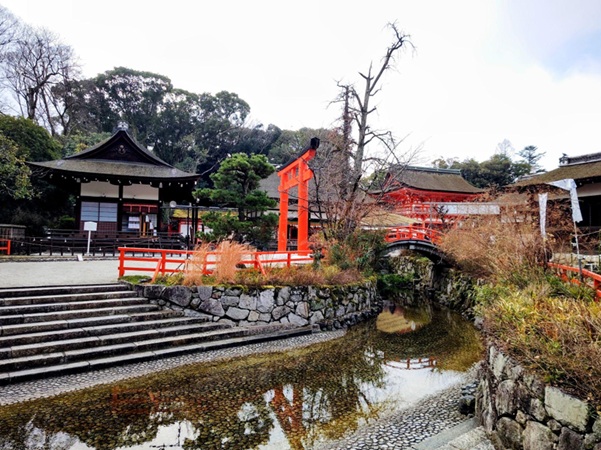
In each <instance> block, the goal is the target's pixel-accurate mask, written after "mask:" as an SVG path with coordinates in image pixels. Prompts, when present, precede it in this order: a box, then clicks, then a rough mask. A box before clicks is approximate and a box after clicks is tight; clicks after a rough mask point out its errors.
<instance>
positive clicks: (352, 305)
mask: <svg viewBox="0 0 601 450" xmlns="http://www.w3.org/2000/svg"><path fill="white" fill-rule="evenodd" d="M136 289H137V290H138V293H139V294H140V295H143V296H144V297H146V298H148V299H149V300H151V301H156V302H157V303H158V304H159V305H161V306H163V307H166V308H172V309H177V310H183V311H185V312H186V313H187V314H189V315H200V316H204V317H207V318H208V319H209V320H211V321H214V322H226V323H229V324H232V325H240V326H249V325H266V324H274V323H285V324H288V323H289V324H293V325H297V326H305V325H319V327H320V328H321V329H328V330H332V329H338V328H343V327H344V326H347V325H354V324H356V323H358V322H361V321H364V320H366V319H367V318H369V317H373V316H374V315H376V314H377V313H379V312H380V310H381V303H380V301H379V299H378V297H377V294H376V286H375V282H373V283H372V282H367V283H365V284H361V285H351V286H337V287H313V286H301V287H290V286H284V287H265V288H260V289H246V288H243V287H223V286H192V287H187V286H161V285H139V286H137V287H136Z"/></svg>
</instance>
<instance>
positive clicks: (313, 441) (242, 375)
mask: <svg viewBox="0 0 601 450" xmlns="http://www.w3.org/2000/svg"><path fill="white" fill-rule="evenodd" d="M386 311H387V313H388V314H389V315H392V316H394V317H396V318H398V320H399V321H400V322H402V323H403V324H404V325H402V326H401V325H394V324H392V321H391V320H390V318H386V317H385V319H386V321H388V322H389V325H390V327H392V328H393V329H397V328H398V331H397V332H392V333H391V332H390V331H389V330H388V331H387V332H384V331H380V330H378V329H377V328H376V326H375V324H374V323H371V324H369V325H366V326H360V327H356V328H354V329H353V330H351V331H350V332H349V333H348V334H347V336H345V337H344V338H342V339H338V340H335V341H331V342H327V343H323V344H319V345H314V346H311V347H310V348H307V349H301V350H296V351H291V352H287V353H284V354H274V355H262V356H250V357H247V358H244V359H232V360H229V361H227V362H221V363H210V364H202V365H194V366H188V367H184V368H181V369H178V370H172V371H169V372H167V373H164V374H156V375H153V376H148V377H144V378H141V379H137V380H132V381H127V382H122V383H118V384H114V385H110V386H103V387H98V388H94V389H87V390H85V391H81V392H75V393H70V394H65V395H61V396H59V397H55V398H52V399H41V400H37V401H32V402H27V403H23V404H18V405H11V406H7V407H2V408H0V448H2V449H4V448H6V449H8V448H10V449H12V448H15V449H18V448H48V449H61V450H62V449H64V450H67V449H73V450H75V449H89V448H92V449H118V448H128V449H150V448H174V449H176V448H179V449H237V450H238V449H293V450H301V449H302V450H308V449H312V448H315V446H316V445H318V444H319V443H321V442H323V441H327V440H331V439H339V438H341V437H343V436H344V435H346V434H348V433H350V432H352V431H353V430H356V429H357V428H358V427H359V426H360V425H362V424H363V423H365V422H370V421H373V420H375V419H377V418H378V417H381V416H382V415H384V414H387V413H389V412H391V411H394V410H395V409H397V408H401V407H404V406H407V405H409V404H411V403H414V402H416V401H418V400H419V399H420V398H422V397H423V396H424V395H429V394H431V393H433V392H436V391H438V390H440V389H444V388H445V387H446V386H448V385H449V384H450V383H454V382H455V381H456V380H457V379H458V377H459V372H458V371H459V370H463V369H465V368H466V366H468V365H471V364H472V363H473V362H474V361H476V360H477V359H478V358H479V355H480V352H481V347H480V345H479V342H478V338H477V336H476V333H475V332H474V330H473V329H472V327H471V326H470V325H469V324H467V323H466V322H464V321H462V320H461V319H459V318H458V317H457V316H455V315H454V314H451V313H449V312H448V311H439V310H434V309H431V308H428V309H426V310H419V311H414V310H405V309H397V307H395V308H394V309H393V310H390V309H387V310H386ZM411 323H414V324H415V327H414V328H415V331H413V332H411V333H408V332H407V330H406V326H407V324H409V327H411V326H412V325H411ZM390 327H389V328H390ZM420 359H421V360H422V362H423V361H426V360H427V361H436V366H437V369H436V370H433V369H432V368H431V367H429V364H425V368H421V369H419V370H407V364H408V363H407V361H409V362H410V364H409V368H411V369H414V368H416V367H417V364H418V363H417V361H419V360H420ZM412 361H415V364H413V363H411V362H412ZM432 365H434V363H432V364H430V366H432Z"/></svg>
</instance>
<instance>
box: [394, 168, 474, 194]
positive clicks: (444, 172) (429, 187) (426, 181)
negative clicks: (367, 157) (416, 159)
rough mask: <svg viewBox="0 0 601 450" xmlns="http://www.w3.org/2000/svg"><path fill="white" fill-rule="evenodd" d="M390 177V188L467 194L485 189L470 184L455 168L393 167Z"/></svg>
mask: <svg viewBox="0 0 601 450" xmlns="http://www.w3.org/2000/svg"><path fill="white" fill-rule="evenodd" d="M388 177H389V179H390V182H391V183H390V184H389V187H388V190H394V189H398V187H399V186H407V187H411V188H414V189H420V190H424V191H440V192H458V193H465V194H478V193H481V192H484V190H483V189H480V188H477V187H476V186H473V185H471V184H469V183H468V182H467V181H466V180H465V179H464V178H463V177H462V176H461V171H459V170H455V169H436V168H430V167H414V166H407V167H401V168H398V167H392V168H391V170H390V172H389V174H388Z"/></svg>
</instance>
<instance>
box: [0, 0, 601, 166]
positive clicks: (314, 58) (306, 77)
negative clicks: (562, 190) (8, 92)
mask: <svg viewBox="0 0 601 450" xmlns="http://www.w3.org/2000/svg"><path fill="white" fill-rule="evenodd" d="M0 4H2V5H3V6H5V7H7V8H8V9H9V10H11V11H12V12H13V13H14V14H15V15H17V16H19V17H20V18H21V19H22V20H23V21H24V22H26V23H28V24H30V25H36V26H44V27H46V28H48V29H50V30H52V31H54V32H56V33H57V34H59V35H60V37H61V38H62V40H63V42H64V43H66V44H69V45H71V46H72V47H73V48H74V50H75V52H76V54H77V55H78V57H79V59H80V62H81V64H82V67H83V71H84V76H86V77H92V76H95V75H96V74H98V73H100V72H104V71H107V70H110V69H112V68H114V67H118V66H125V67H129V68H132V69H136V70H143V71H150V72H156V73H159V74H161V75H166V76H168V77H169V78H170V79H171V80H172V82H173V84H174V86H175V87H177V88H182V89H186V90H189V91H192V92H196V93H202V92H210V93H213V94H214V93H217V92H218V91H221V90H226V91H230V92H235V93H236V94H238V95H239V96H240V97H241V98H243V99H244V100H246V101H247V102H248V103H249V104H250V106H251V115H252V120H253V121H254V122H255V123H263V124H265V125H267V124H269V123H273V124H275V125H277V126H279V127H280V128H283V129H298V128H301V127H313V128H317V127H329V126H332V124H333V122H334V120H335V119H336V117H337V116H338V115H339V113H340V111H339V110H338V109H337V107H336V106H335V105H330V102H331V100H333V99H334V98H335V97H336V94H337V88H336V82H337V81H343V82H357V83H360V78H359V76H358V72H359V71H366V70H367V68H368V67H369V64H370V62H372V61H373V63H374V65H377V64H378V63H379V61H380V58H381V56H382V55H383V53H384V51H385V49H386V46H387V45H388V44H389V43H390V42H391V34H390V30H388V29H387V28H386V24H387V23H389V22H396V23H397V24H398V27H399V28H400V29H402V30H403V31H404V32H405V33H407V34H409V35H411V40H412V42H413V44H414V45H415V50H414V51H413V50H410V49H408V50H407V51H406V52H404V53H403V54H402V55H401V56H400V58H399V60H398V64H397V66H396V67H397V70H396V71H394V72H390V73H388V74H387V76H386V78H385V80H384V84H383V86H382V91H381V92H380V94H379V95H378V97H377V106H378V113H377V117H374V119H373V120H374V121H373V122H372V125H373V126H374V127H377V128H380V129H389V130H392V131H393V132H394V133H395V135H397V136H398V137H403V136H407V137H406V139H405V141H404V144H403V146H401V149H402V150H405V151H406V150H409V149H415V148H419V147H420V146H421V147H423V150H422V151H421V155H420V158H419V159H418V160H416V161H414V162H415V163H419V164H422V165H428V164H429V163H430V162H431V161H433V160H434V159H436V158H438V157H441V156H442V157H445V158H449V157H458V158H460V159H465V158H468V157H474V158H476V159H477V160H479V161H482V160H485V159H487V158H489V157H490V156H491V155H492V154H493V153H494V151H495V149H496V147H497V144H498V143H500V142H501V141H503V140H505V139H507V140H509V141H511V143H512V144H513V147H514V148H515V149H516V150H520V149H522V148H524V147H525V146H527V145H535V146H537V147H538V148H539V149H540V150H541V151H544V152H546V157H545V158H544V160H543V165H544V166H545V167H546V168H547V169H553V168H555V167H557V164H558V159H559V157H560V156H561V154H562V153H567V154H568V155H580V154H585V153H592V152H601V137H600V133H599V129H600V128H601V1H599V0H513V1H511V0H499V1H493V0H473V1H472V0H453V1H448V0H440V1H438V0H434V1H426V0H415V1H407V0H390V1H388V0H382V1H379V0H372V1H357V0H344V1H338V0H321V1H314V0H304V1H302V2H286V1H282V0H279V1H263V0H230V1H228V0H221V1H190V0H171V1H168V2H166V1H155V0H145V1H139V0H121V1H115V0H103V1H101V2H97V1H94V2H92V1H89V0H72V1H69V0H0ZM357 86H358V87H359V88H360V87H361V86H360V84H358V85H357Z"/></svg>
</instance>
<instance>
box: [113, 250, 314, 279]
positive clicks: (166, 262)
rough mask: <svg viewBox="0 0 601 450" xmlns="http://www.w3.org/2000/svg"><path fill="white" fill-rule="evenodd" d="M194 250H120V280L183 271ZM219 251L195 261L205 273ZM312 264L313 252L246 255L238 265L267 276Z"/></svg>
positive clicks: (212, 267)
mask: <svg viewBox="0 0 601 450" xmlns="http://www.w3.org/2000/svg"><path fill="white" fill-rule="evenodd" d="M192 254H194V251H192V250H168V249H165V250H163V249H148V248H133V247H119V277H122V276H123V275H125V273H126V272H128V271H129V272H152V273H153V279H154V278H156V277H157V276H158V275H165V274H169V273H177V272H183V271H184V270H185V268H186V266H187V265H188V264H190V257H191V256H192ZM219 257H220V253H219V252H207V253H205V254H204V256H203V260H202V261H195V263H197V264H198V265H199V267H200V269H201V270H202V272H203V274H205V275H208V274H210V273H212V272H213V270H214V269H215V267H216V266H217V265H218V264H219ZM312 261H313V256H312V255H311V251H309V250H307V251H284V252H247V253H244V254H243V255H242V257H241V259H240V261H239V264H241V265H243V266H244V267H246V268H249V267H254V268H255V269H258V270H260V271H261V272H262V273H265V267H268V266H276V267H284V266H286V267H290V266H291V265H293V264H307V263H310V262H312Z"/></svg>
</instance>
